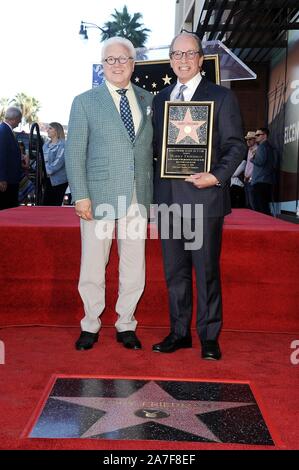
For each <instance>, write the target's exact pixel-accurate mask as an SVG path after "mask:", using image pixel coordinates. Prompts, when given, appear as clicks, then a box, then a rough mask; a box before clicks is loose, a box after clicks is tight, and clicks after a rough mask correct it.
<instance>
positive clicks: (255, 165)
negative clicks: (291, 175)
mask: <svg viewBox="0 0 299 470" xmlns="http://www.w3.org/2000/svg"><path fill="white" fill-rule="evenodd" d="M269 134H270V131H269V129H268V128H266V127H261V128H258V129H257V130H256V131H255V132H254V131H248V132H247V134H246V135H245V140H246V143H247V148H248V150H247V155H246V157H245V158H244V160H243V161H242V162H241V163H240V165H239V166H238V168H237V169H236V171H235V172H234V174H233V176H232V178H231V187H230V193H231V203H232V207H233V208H248V209H252V210H254V211H257V212H262V213H264V214H267V215H271V203H273V202H274V199H273V194H274V186H275V184H276V182H277V181H276V174H277V170H278V162H277V157H276V152H275V149H274V148H273V147H272V145H271V144H270V142H269V140H268V138H269Z"/></svg>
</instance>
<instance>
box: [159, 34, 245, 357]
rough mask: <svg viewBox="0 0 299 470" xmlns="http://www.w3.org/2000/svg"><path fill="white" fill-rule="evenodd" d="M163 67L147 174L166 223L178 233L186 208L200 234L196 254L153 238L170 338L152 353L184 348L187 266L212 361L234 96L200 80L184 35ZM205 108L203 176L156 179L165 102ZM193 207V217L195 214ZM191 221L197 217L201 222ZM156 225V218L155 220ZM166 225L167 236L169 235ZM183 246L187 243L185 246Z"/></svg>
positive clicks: (239, 137) (237, 147) (235, 145)
mask: <svg viewBox="0 0 299 470" xmlns="http://www.w3.org/2000/svg"><path fill="white" fill-rule="evenodd" d="M170 62H171V67H172V68H173V70H174V72H175V74H176V75H177V79H178V80H177V83H176V84H175V85H171V86H169V87H168V88H166V89H164V90H163V91H161V92H160V93H159V94H158V95H157V96H155V99H154V104H153V119H154V147H155V155H156V156H157V157H158V161H157V168H156V174H155V186H154V192H155V202H156V204H158V206H159V205H160V204H165V205H166V206H168V207H169V206H170V205H172V204H176V205H177V206H178V207H179V208H181V212H180V216H174V219H176V222H175V223H176V225H178V217H179V218H180V220H179V223H180V224H181V226H182V227H183V226H184V224H185V222H186V220H187V219H184V217H183V215H182V214H184V208H186V205H188V208H189V210H190V215H191V220H190V216H189V225H190V229H191V230H193V231H195V232H198V230H201V231H202V236H203V243H202V246H201V247H197V248H196V249H193V248H191V249H190V248H189V247H188V248H186V241H189V240H187V239H186V236H184V233H185V232H184V227H183V231H182V232H183V235H182V236H181V237H180V239H177V237H176V236H173V237H171V236H170V237H168V239H167V237H163V236H161V223H162V221H161V218H160V224H159V232H160V237H161V242H162V252H163V261H164V272H165V277H166V282H167V287H168V296H169V305H170V326H171V328H170V334H169V335H168V336H167V337H166V338H165V339H164V340H163V341H162V342H160V343H158V344H155V345H153V351H156V352H161V353H170V352H173V351H176V350H177V349H180V348H190V347H192V338H191V331H190V329H191V317H192V300H193V295H192V267H194V268H195V273H196V287H197V322H196V327H197V332H198V335H199V338H200V340H201V346H202V358H203V359H212V360H218V359H220V358H221V350H220V346H219V343H218V337H219V334H220V330H221V326H222V299H221V281H220V269H219V260H220V251H221V238H222V228H223V220H224V216H225V215H226V214H228V213H229V212H230V211H231V207H230V195H229V186H230V178H231V176H232V174H233V173H234V171H235V169H236V168H237V166H238V165H239V163H240V162H241V161H242V159H243V158H244V156H245V154H246V145H245V141H244V138H243V129H242V119H241V115H240V111H239V106H238V103H237V100H236V98H235V96H234V94H233V93H232V92H231V91H230V90H229V89H227V88H224V87H221V86H218V85H215V84H213V83H211V82H209V81H207V80H206V79H205V78H203V77H202V76H201V73H200V70H201V66H202V63H203V51H202V46H201V42H200V40H199V38H198V37H197V36H196V35H195V34H192V33H182V34H179V35H178V36H176V37H175V38H174V39H173V41H172V43H171V45H170ZM169 100H170V101H174V100H183V101H190V100H191V101H213V102H214V122H213V136H212V155H211V169H210V171H209V172H202V173H196V174H194V175H190V176H189V177H187V178H186V179H185V180H182V179H180V180H179V179H163V178H161V176H160V168H161V149H162V139H163V120H164V103H165V101H169ZM199 207H201V210H202V212H201V211H200V210H197V209H198V208H199ZM198 214H202V217H201V216H199V215H198ZM162 219H163V217H162ZM171 224H174V222H172V223H170V233H172V232H173V231H174V227H173V226H171ZM189 246H190V244H189Z"/></svg>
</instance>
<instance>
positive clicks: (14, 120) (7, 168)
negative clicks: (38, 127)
mask: <svg viewBox="0 0 299 470" xmlns="http://www.w3.org/2000/svg"><path fill="white" fill-rule="evenodd" d="M21 120H22V113H21V111H20V110H19V109H18V108H16V107H14V106H12V107H10V108H8V109H7V110H6V113H5V116H4V121H3V122H2V123H1V124H0V210H1V209H9V208H11V207H17V206H18V205H19V201H18V194H19V183H20V179H21V174H22V167H21V152H20V149H19V145H18V142H17V140H16V138H15V135H14V133H13V129H14V128H15V127H18V125H19V124H20V122H21Z"/></svg>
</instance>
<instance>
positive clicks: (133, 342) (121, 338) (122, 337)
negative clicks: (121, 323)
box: [116, 331, 142, 349]
mask: <svg viewBox="0 0 299 470" xmlns="http://www.w3.org/2000/svg"><path fill="white" fill-rule="evenodd" d="M116 340H117V342H118V343H122V344H123V345H124V347H125V348H128V349H141V348H142V346H141V343H140V341H139V339H138V338H137V336H136V333H135V331H122V332H120V333H119V332H117V333H116Z"/></svg>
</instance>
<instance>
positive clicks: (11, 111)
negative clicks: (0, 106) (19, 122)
mask: <svg viewBox="0 0 299 470" xmlns="http://www.w3.org/2000/svg"><path fill="white" fill-rule="evenodd" d="M18 118H22V111H21V110H20V109H19V108H17V107H16V106H11V107H10V108H7V110H6V111H5V116H4V119H7V120H8V121H10V120H11V119H18Z"/></svg>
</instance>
